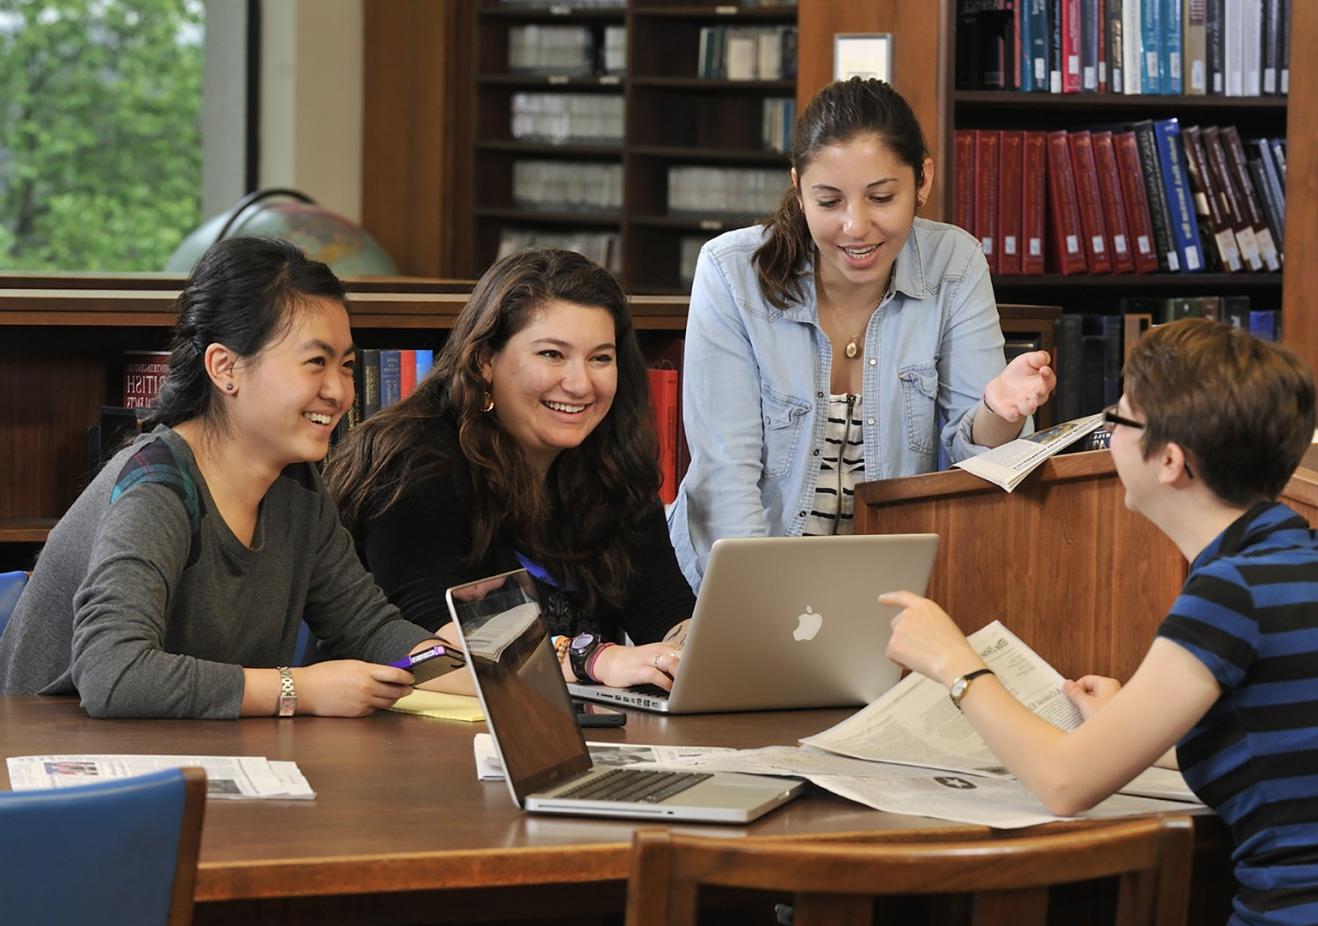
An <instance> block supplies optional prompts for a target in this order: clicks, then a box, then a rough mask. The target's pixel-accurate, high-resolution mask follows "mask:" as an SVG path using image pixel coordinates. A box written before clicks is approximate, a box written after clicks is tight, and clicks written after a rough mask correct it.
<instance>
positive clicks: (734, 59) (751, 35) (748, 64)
mask: <svg viewBox="0 0 1318 926" xmlns="http://www.w3.org/2000/svg"><path fill="white" fill-rule="evenodd" d="M696 76H697V77H705V78H710V79H714V80H790V79H792V78H795V77H796V27H795V26H705V27H703V28H702V29H701V30H700V51H699V55H698V57H697V58H696Z"/></svg>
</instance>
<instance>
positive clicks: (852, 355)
mask: <svg viewBox="0 0 1318 926" xmlns="http://www.w3.org/2000/svg"><path fill="white" fill-rule="evenodd" d="M828 310H829V311H830V312H832V313H833V319H834V320H835V321H836V322H837V323H838V324H839V325H841V326H842V331H843V332H844V333H847V334H851V340H849V341H847V346H846V347H845V348H843V351H842V352H843V353H845V354H846V355H847V359H848V360H855V359H856V355H857V354H859V353H860V346H859V345H858V344H857V343H856V342H857V341H859V340H860V334H859V332H857V333H854V334H853V333H852V332H851V329H850V328H849V327H848V326H847V323H846V322H845V321H843V320H842V314H841V313H840V312H838V310H837V308H836V307H835V306H834V305H833V304H832V303H829V304H828Z"/></svg>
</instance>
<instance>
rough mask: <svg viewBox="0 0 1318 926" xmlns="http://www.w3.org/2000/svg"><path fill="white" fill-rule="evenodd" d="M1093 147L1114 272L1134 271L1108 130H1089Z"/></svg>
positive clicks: (1115, 159)
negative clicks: (1091, 131)
mask: <svg viewBox="0 0 1318 926" xmlns="http://www.w3.org/2000/svg"><path fill="white" fill-rule="evenodd" d="M1090 144H1091V146H1092V147H1093V150H1094V175H1095V179H1096V180H1097V182H1098V198H1099V202H1100V203H1101V204H1102V209H1103V225H1104V227H1105V228H1106V230H1107V235H1108V242H1109V244H1110V245H1111V247H1110V248H1109V254H1110V257H1111V260H1112V271H1113V272H1114V273H1134V272H1135V258H1134V257H1133V256H1132V255H1131V250H1130V245H1131V237H1130V226H1129V224H1128V222H1127V220H1126V200H1125V197H1124V196H1123V195H1122V191H1121V176H1120V173H1119V172H1118V170H1117V152H1116V148H1115V147H1113V144H1112V133H1111V132H1108V131H1100V132H1093V133H1091V134H1090Z"/></svg>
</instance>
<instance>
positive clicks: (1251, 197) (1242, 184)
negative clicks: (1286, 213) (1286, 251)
mask: <svg viewBox="0 0 1318 926" xmlns="http://www.w3.org/2000/svg"><path fill="white" fill-rule="evenodd" d="M1220 137H1221V140H1222V145H1223V147H1224V148H1225V151H1226V163H1227V167H1228V168H1229V169H1230V171H1231V176H1232V178H1233V179H1234V180H1235V183H1236V184H1237V186H1238V187H1239V189H1240V191H1241V193H1242V196H1241V202H1242V205H1243V206H1244V208H1245V219H1246V221H1247V222H1248V223H1249V225H1250V227H1251V228H1252V229H1253V230H1254V240H1255V241H1257V242H1258V249H1259V256H1260V257H1262V258H1263V263H1264V265H1265V266H1266V267H1267V268H1268V270H1270V271H1273V272H1274V273H1275V272H1276V271H1278V270H1280V269H1281V259H1280V256H1279V255H1278V253H1277V245H1276V242H1274V241H1273V240H1272V233H1271V232H1270V231H1268V226H1267V223H1266V222H1265V221H1264V218H1263V211H1262V210H1261V209H1260V208H1259V200H1258V196H1257V194H1256V193H1255V192H1254V185H1253V183H1252V182H1251V180H1250V177H1249V170H1248V168H1247V167H1246V166H1245V148H1244V145H1242V144H1241V141H1240V133H1239V132H1238V131H1236V127H1235V126H1234V125H1227V126H1223V127H1222V131H1221V136H1220Z"/></svg>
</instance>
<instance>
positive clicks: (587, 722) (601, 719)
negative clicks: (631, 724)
mask: <svg viewBox="0 0 1318 926" xmlns="http://www.w3.org/2000/svg"><path fill="white" fill-rule="evenodd" d="M572 706H573V707H575V708H576V709H577V726H579V727H621V726H622V725H624V724H625V723H627V715H626V714H624V713H623V712H622V711H615V710H613V709H612V708H609V707H604V706H603V705H602V704H596V703H594V702H593V701H579V700H577V699H576V698H573V699H572Z"/></svg>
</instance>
